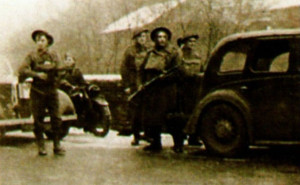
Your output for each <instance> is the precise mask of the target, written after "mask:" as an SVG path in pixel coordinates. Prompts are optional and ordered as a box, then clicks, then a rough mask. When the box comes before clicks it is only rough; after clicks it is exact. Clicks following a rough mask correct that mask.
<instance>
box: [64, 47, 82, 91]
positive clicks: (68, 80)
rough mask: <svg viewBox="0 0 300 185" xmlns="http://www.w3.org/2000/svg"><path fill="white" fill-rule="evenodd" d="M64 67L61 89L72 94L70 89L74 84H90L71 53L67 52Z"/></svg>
mask: <svg viewBox="0 0 300 185" xmlns="http://www.w3.org/2000/svg"><path fill="white" fill-rule="evenodd" d="M64 68H65V73H64V74H63V79H62V80H61V83H60V89H62V90H64V91H65V92H66V93H68V94H70V90H71V89H72V88H73V87H74V86H80V87H85V86H87V85H88V83H87V82H86V81H85V80H84V77H83V74H82V72H81V71H80V69H79V68H77V67H76V59H75V58H74V57H73V56H72V55H71V54H70V53H66V54H65V57H64Z"/></svg>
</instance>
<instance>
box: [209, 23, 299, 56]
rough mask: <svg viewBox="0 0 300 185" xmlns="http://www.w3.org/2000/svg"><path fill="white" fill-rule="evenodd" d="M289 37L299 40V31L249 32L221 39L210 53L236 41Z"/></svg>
mask: <svg viewBox="0 0 300 185" xmlns="http://www.w3.org/2000/svg"><path fill="white" fill-rule="evenodd" d="M289 36H297V37H299V38H300V29H276V30H261V31H251V32H245V33H236V34H232V35H229V36H227V37H224V38H223V39H221V40H220V41H219V42H218V44H217V45H216V47H215V48H214V49H213V51H212V53H214V52H216V51H217V50H218V49H219V48H221V47H223V46H224V45H225V44H227V43H229V42H234V41H238V40H249V39H250V40H251V39H258V38H264V39H267V38H270V39H272V38H284V37H289Z"/></svg>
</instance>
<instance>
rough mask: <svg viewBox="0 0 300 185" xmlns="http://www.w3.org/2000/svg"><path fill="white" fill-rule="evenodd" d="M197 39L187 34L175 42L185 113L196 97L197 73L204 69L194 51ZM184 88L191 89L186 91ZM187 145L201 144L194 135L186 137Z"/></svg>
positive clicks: (197, 87) (190, 110)
mask: <svg viewBox="0 0 300 185" xmlns="http://www.w3.org/2000/svg"><path fill="white" fill-rule="evenodd" d="M198 39H199V36H198V35H197V34H192V35H187V36H186V37H183V38H179V39H178V40H177V44H178V46H179V47H180V49H181V51H182V58H183V68H184V80H183V83H182V84H181V87H180V94H181V98H182V101H181V105H182V108H183V112H184V113H185V114H190V113H191V112H192V111H193V109H194V105H195V103H194V102H195V100H196V99H197V95H198V91H199V86H200V81H199V79H200V78H199V77H198V74H199V72H202V71H203V70H204V65H203V62H202V60H201V57H200V55H199V54H198V53H197V52H196V51H195V44H196V41H197V40H198ZM186 89H191V90H190V91H186ZM188 143H189V145H201V143H200V142H199V140H198V138H197V136H196V135H191V136H189V138H188Z"/></svg>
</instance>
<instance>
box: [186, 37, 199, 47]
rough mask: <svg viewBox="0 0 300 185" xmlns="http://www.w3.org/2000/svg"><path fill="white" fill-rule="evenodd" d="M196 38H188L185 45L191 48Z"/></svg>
mask: <svg viewBox="0 0 300 185" xmlns="http://www.w3.org/2000/svg"><path fill="white" fill-rule="evenodd" d="M196 41H197V40H196V39H195V38H190V39H189V40H188V41H187V42H186V46H187V47H188V48H191V49H193V48H194V47H195V45H196Z"/></svg>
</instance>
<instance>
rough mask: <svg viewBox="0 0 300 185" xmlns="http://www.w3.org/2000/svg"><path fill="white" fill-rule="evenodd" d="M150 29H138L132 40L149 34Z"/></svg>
mask: <svg viewBox="0 0 300 185" xmlns="http://www.w3.org/2000/svg"><path fill="white" fill-rule="evenodd" d="M148 32H149V30H148V29H138V30H135V31H134V32H133V35H132V39H135V38H137V37H139V36H140V35H141V34H142V33H148Z"/></svg>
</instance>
